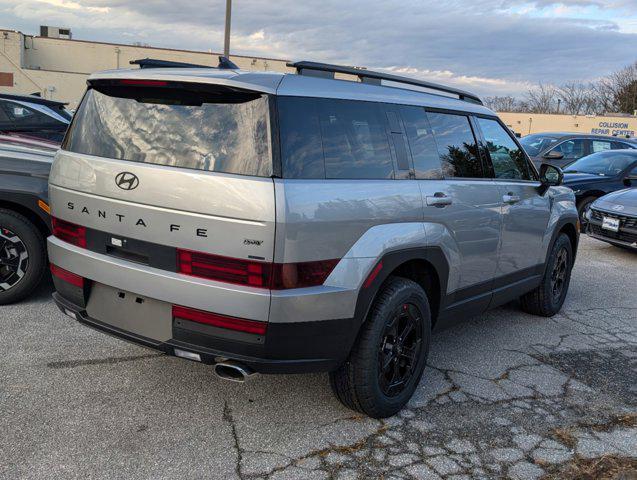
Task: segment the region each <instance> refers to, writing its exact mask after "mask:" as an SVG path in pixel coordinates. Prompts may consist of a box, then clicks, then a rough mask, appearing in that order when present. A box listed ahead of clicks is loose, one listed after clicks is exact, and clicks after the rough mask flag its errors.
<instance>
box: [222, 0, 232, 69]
mask: <svg viewBox="0 0 637 480" xmlns="http://www.w3.org/2000/svg"><path fill="white" fill-rule="evenodd" d="M231 14H232V0H226V31H225V36H224V39H223V56H224V57H226V58H229V57H230V15H231Z"/></svg>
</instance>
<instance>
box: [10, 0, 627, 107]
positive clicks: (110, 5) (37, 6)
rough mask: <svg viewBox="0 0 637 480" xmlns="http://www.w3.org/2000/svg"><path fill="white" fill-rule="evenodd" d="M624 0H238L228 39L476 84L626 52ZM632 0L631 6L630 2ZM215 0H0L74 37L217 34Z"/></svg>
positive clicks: (156, 38)
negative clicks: (67, 30)
mask: <svg viewBox="0 0 637 480" xmlns="http://www.w3.org/2000/svg"><path fill="white" fill-rule="evenodd" d="M634 2H635V0H562V1H559V2H554V1H550V0H530V1H529V0H526V1H524V0H508V1H507V0H474V1H470V0H466V1H462V0H448V1H446V2H434V1H432V0H427V1H422V0H420V1H418V0H402V1H399V0H384V1H369V0H351V1H349V2H347V3H346V2H342V1H336V0H324V1H318V0H307V1H305V2H297V1H293V0H278V1H277V2H263V1H258V0H241V1H240V2H235V3H234V5H233V12H232V14H233V17H232V51H233V52H235V53H240V54H247V55H260V56H268V57H280V58H287V59H311V60H317V61H326V62H333V63H343V64H347V65H360V66H367V67H370V68H371V67H373V68H385V69H390V70H392V71H396V72H399V71H402V72H404V73H409V74H412V75H414V76H418V77H420V78H425V79H428V80H432V81H439V82H445V83H450V84H453V85H457V86H460V87H464V88H467V89H473V90H475V91H477V92H479V93H482V94H489V95H493V94H511V93H513V94H519V93H521V92H523V91H525V90H526V89H527V88H528V85H530V84H532V83H535V82H538V81H543V82H545V83H560V82H564V81H568V80H590V79H594V78H597V77H600V76H603V75H605V74H607V73H610V72H611V71H614V70H616V69H619V68H621V67H623V66H625V65H627V64H629V63H631V62H633V61H635V59H636V54H635V50H634V46H635V45H636V44H637V28H635V29H633V27H637V11H636V10H637V9H635V8H634V7H635V5H634ZM631 7H632V8H631ZM224 8H225V2H223V1H222V0H216V1H210V0H205V1H204V0H190V1H189V2H178V1H174V0H137V1H131V0H20V2H15V1H14V0H0V18H2V19H3V22H2V25H0V26H1V27H4V28H20V29H22V30H25V31H26V32H34V31H36V29H37V26H38V25H40V24H43V23H47V24H60V25H64V26H70V27H71V28H73V32H74V36H75V37H76V38H83V39H94V40H101V41H121V39H122V38H125V39H126V41H129V42H133V41H136V40H139V41H143V42H145V43H150V44H151V45H153V46H166V47H173V48H192V49H198V50H204V51H205V50H209V49H213V50H215V51H219V50H221V48H222V45H223V24H224Z"/></svg>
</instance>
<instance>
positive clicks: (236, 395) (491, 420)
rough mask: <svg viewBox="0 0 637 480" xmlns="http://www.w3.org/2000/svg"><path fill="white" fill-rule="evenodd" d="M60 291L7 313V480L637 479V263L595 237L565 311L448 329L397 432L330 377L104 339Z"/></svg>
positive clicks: (2, 367)
mask: <svg viewBox="0 0 637 480" xmlns="http://www.w3.org/2000/svg"><path fill="white" fill-rule="evenodd" d="M50 291H51V286H50V284H47V285H44V286H43V287H42V288H41V289H40V290H39V292H38V294H37V295H36V296H35V298H33V299H31V300H30V301H27V302H24V303H21V304H19V305H13V306H4V307H0V308H1V310H0V312H1V317H0V331H1V334H0V350H1V351H2V352H3V361H2V363H1V364H0V417H1V429H0V430H1V432H2V433H1V435H0V478H3V479H11V478H84V479H86V478H127V479H128V478H180V479H190V478H224V479H229V478H238V477H241V478H272V479H274V478H276V479H279V478H303V479H305V478H339V479H340V478H439V477H442V478H458V479H459V478H524V479H527V478H528V479H532V478H540V477H542V476H545V475H546V476H550V477H556V478H573V477H574V475H575V473H580V474H582V473H586V472H590V474H591V476H590V477H581V478H603V475H605V474H609V475H610V474H613V473H617V472H624V475H625V476H624V477H623V478H637V460H636V459H637V254H634V253H630V252H627V251H624V250H621V249H619V248H615V247H611V246H609V245H607V244H604V243H601V242H597V241H595V240H591V239H589V238H585V237H582V243H581V246H580V252H579V257H578V259H577V263H576V266H575V269H574V272H573V279H572V283H571V289H570V293H569V296H568V297H567V300H566V304H565V306H564V309H563V311H562V313H561V314H559V315H557V316H555V317H554V318H552V319H544V318H538V317H533V316H530V315H526V314H524V313H521V312H520V311H519V310H517V308H516V306H515V305H508V306H506V307H504V308H500V309H497V310H495V311H492V312H490V313H488V314H485V315H482V316H480V317H477V318H474V319H472V320H470V321H468V322H467V323H465V324H463V325H461V326H459V327H457V328H454V329H451V330H447V331H444V332H441V333H439V334H437V335H436V336H435V337H434V340H433V344H432V349H431V355H430V359H429V366H428V368H427V370H426V371H425V376H424V378H423V381H422V384H421V386H420V387H419V389H418V390H417V392H416V395H415V396H414V398H413V399H412V401H411V402H410V405H409V408H408V409H405V410H403V411H402V412H401V414H400V415H398V416H396V417H393V418H390V419H387V420H385V421H376V420H371V419H368V418H365V417H362V416H360V415H357V414H355V413H353V412H351V411H349V410H347V409H345V408H344V407H342V406H341V405H340V404H339V403H338V402H337V401H336V400H335V399H334V398H333V397H332V394H331V392H330V390H329V386H328V382H327V375H299V376H261V377H257V378H256V379H254V380H253V381H251V382H249V383H247V384H245V385H240V384H234V383H230V382H225V381H222V380H219V379H217V378H215V377H214V375H213V374H212V369H211V368H210V367H206V366H205V365H200V364H196V363H190V362H187V361H184V360H180V359H177V358H170V357H165V356H162V355H158V354H156V353H154V352H153V351H150V350H146V349H143V348H140V347H137V346H134V345H131V344H128V343H125V342H122V341H120V340H116V339H113V338H110V337H108V336H106V335H103V334H101V333H98V332H94V331H92V330H90V329H88V328H86V327H83V326H81V325H79V324H78V323H76V322H74V321H72V320H71V319H69V318H68V317H65V316H64V315H62V314H61V313H60V312H59V311H58V310H57V308H56V307H55V306H54V305H53V302H52V301H51V300H50ZM631 472H632V473H631ZM632 475H635V476H632ZM620 478H621V477H620Z"/></svg>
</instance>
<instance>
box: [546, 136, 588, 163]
mask: <svg viewBox="0 0 637 480" xmlns="http://www.w3.org/2000/svg"><path fill="white" fill-rule="evenodd" d="M584 141H585V140H580V139H575V140H566V141H565V142H562V143H560V144H559V145H558V146H557V147H555V148H554V149H553V150H551V151H552V152H560V153H563V154H564V160H577V159H578V158H582V157H583V156H584Z"/></svg>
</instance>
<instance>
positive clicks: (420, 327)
mask: <svg viewBox="0 0 637 480" xmlns="http://www.w3.org/2000/svg"><path fill="white" fill-rule="evenodd" d="M416 317H418V320H414V321H412V320H410V319H412V318H414V319H415V318H416ZM407 324H411V325H412V328H411V330H409V332H410V333H408V334H406V335H403V334H404V333H405V331H407V329H406V325H407ZM403 326H405V327H403ZM392 335H393V336H392ZM401 337H403V341H401V340H400V338H401ZM417 337H419V338H420V342H417V341H416V338H417ZM430 338H431V313H430V310H429V301H428V299H427V295H426V294H425V292H424V290H423V289H422V288H421V287H420V285H418V284H417V283H415V282H413V281H411V280H407V279H405V278H400V277H390V278H389V279H388V280H387V282H386V283H385V285H384V286H383V287H381V290H380V292H379V293H378V295H377V296H376V299H375V300H374V304H373V305H372V308H371V310H370V313H369V315H368V317H367V320H366V322H365V323H364V324H363V325H362V326H361V330H360V332H359V336H358V339H357V340H356V343H355V345H354V347H353V348H352V351H351V352H350V355H349V358H348V359H347V361H346V362H345V363H344V364H343V365H341V366H340V367H339V368H338V369H337V370H336V371H334V372H331V373H330V385H331V387H332V390H333V392H334V394H335V395H336V397H337V398H338V399H339V400H340V402H341V403H342V404H343V405H345V406H346V407H348V408H351V409H352V410H356V411H358V412H361V413H364V414H366V415H368V416H370V417H373V418H385V417H389V416H391V415H394V414H395V413H397V412H398V411H400V409H401V408H403V407H404V406H405V404H406V403H407V402H408V401H409V399H410V398H411V396H412V395H413V393H414V390H415V389H416V387H417V386H418V383H419V382H420V378H421V377H422V372H423V371H424V369H425V364H426V361H427V354H428V353H429V342H430ZM390 339H392V340H391V341H390ZM393 339H395V340H396V341H395V342H394V341H393ZM392 347H393V348H392ZM405 352H406V353H405ZM410 352H411V355H410ZM391 357H393V358H395V360H393V361H391V360H390V358H391ZM410 358H411V359H412V360H411V361H410V360H409V359H410ZM381 361H382V362H384V363H385V364H387V365H391V366H389V367H388V368H387V369H386V372H387V373H386V374H384V375H382V376H381V371H382V369H381ZM393 375H399V377H398V378H396V377H394V376H393ZM401 375H402V376H401ZM388 376H389V377H391V378H390V379H389V380H388ZM394 378H396V381H395V382H393V381H392V380H393V379H394ZM400 378H403V382H402V384H400V383H399V381H398V380H400ZM394 384H397V385H396V386H394V387H392V385H394Z"/></svg>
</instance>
